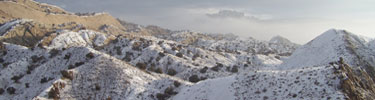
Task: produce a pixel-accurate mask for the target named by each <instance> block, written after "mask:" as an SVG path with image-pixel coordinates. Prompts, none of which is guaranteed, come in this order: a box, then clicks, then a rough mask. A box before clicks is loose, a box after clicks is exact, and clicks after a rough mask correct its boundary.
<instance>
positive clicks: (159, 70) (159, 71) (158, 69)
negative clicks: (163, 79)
mask: <svg viewBox="0 0 375 100" xmlns="http://www.w3.org/2000/svg"><path fill="white" fill-rule="evenodd" d="M155 72H156V73H159V74H162V73H163V70H162V69H161V68H160V67H158V68H156V70H155Z"/></svg>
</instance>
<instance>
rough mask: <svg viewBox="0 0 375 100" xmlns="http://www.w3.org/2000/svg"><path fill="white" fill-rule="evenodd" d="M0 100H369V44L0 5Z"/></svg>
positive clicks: (23, 3)
mask: <svg viewBox="0 0 375 100" xmlns="http://www.w3.org/2000/svg"><path fill="white" fill-rule="evenodd" d="M0 17H1V18H0V99H1V100H30V99H31V100H49V99H54V100H55V99H63V100H71V99H73V100H74V99H78V100H91V99H93V100H302V99H308V100H310V99H312V100H322V99H327V100H331V99H334V100H342V99H349V100H373V99H375V94H374V93H375V85H374V78H375V69H374V67H375V59H374V57H375V40H374V39H372V38H366V37H362V36H359V35H355V34H353V33H350V32H348V31H345V30H337V29H330V30H328V31H327V32H325V33H323V34H322V35H320V36H318V37H316V38H315V39H313V40H312V41H310V42H309V43H307V44H304V45H299V44H295V43H292V42H291V41H289V40H288V39H286V38H284V37H281V36H275V37H274V38H272V39H271V40H270V41H261V40H256V39H254V38H251V37H249V38H240V37H238V36H236V35H234V34H210V33H199V32H193V31H189V30H183V31H175V30H169V29H165V28H161V27H158V26H153V25H150V26H141V25H138V24H134V23H131V22H126V21H123V20H120V19H117V18H114V17H112V16H111V15H109V14H107V13H90V14H89V13H70V12H67V11H64V10H63V9H61V8H59V7H56V6H53V5H48V4H42V3H38V2H34V1H31V0H3V1H0Z"/></svg>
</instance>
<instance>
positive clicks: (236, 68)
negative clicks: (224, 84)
mask: <svg viewBox="0 0 375 100" xmlns="http://www.w3.org/2000/svg"><path fill="white" fill-rule="evenodd" d="M231 72H232V73H237V72H238V66H236V65H234V66H233V67H232V70H231Z"/></svg>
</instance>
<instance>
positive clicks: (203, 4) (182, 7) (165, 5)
mask: <svg viewBox="0 0 375 100" xmlns="http://www.w3.org/2000/svg"><path fill="white" fill-rule="evenodd" d="M36 1H39V2H45V3H49V4H54V5H57V6H60V7H61V8H64V9H66V10H67V11H70V12H108V13H110V14H111V15H113V16H115V17H118V18H120V19H123V20H125V21H129V22H133V23H137V24H141V25H158V26H161V27H164V28H168V29H172V30H181V29H189V30H193V31H199V32H207V33H234V34H237V35H239V36H242V37H249V36H251V37H254V38H257V39H260V40H268V39H270V38H271V37H273V36H276V35H280V36H283V37H286V38H288V39H290V40H291V41H293V42H296V43H300V44H304V43H306V42H308V41H310V40H311V39H313V38H314V37H316V36H318V35H319V34H321V33H323V32H324V31H326V30H328V29H331V28H336V29H346V30H348V31H350V32H353V33H356V34H361V35H364V36H370V37H375V0H36Z"/></svg>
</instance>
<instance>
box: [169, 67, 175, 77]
mask: <svg viewBox="0 0 375 100" xmlns="http://www.w3.org/2000/svg"><path fill="white" fill-rule="evenodd" d="M167 74H168V75H171V76H174V75H176V74H177V71H176V70H174V69H172V68H170V69H168V71H167Z"/></svg>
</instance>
